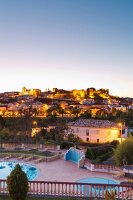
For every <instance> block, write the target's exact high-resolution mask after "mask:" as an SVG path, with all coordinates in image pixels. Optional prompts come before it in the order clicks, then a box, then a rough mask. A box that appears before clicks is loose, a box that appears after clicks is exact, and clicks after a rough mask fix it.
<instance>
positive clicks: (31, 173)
mask: <svg viewBox="0 0 133 200" xmlns="http://www.w3.org/2000/svg"><path fill="white" fill-rule="evenodd" d="M16 164H18V163H17V162H3V161H0V179H6V178H7V176H8V175H9V174H10V173H11V171H12V170H13V169H14V167H15V166H16ZM19 164H20V166H21V168H22V170H23V171H24V172H25V173H26V174H27V177H28V180H29V181H32V180H34V179H36V178H37V176H38V169H37V168H36V167H34V166H32V165H29V164H27V163H19Z"/></svg>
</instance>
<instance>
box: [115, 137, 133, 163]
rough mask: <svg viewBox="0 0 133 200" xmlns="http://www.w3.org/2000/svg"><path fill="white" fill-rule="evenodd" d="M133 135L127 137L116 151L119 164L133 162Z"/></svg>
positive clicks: (116, 159) (116, 160)
mask: <svg viewBox="0 0 133 200" xmlns="http://www.w3.org/2000/svg"><path fill="white" fill-rule="evenodd" d="M132 154H133V137H129V138H127V139H126V140H125V141H124V142H122V143H121V144H119V145H118V146H117V148H116V149H115V151H114V160H115V162H116V164H117V165H123V164H127V165H132V164H133V156H132Z"/></svg>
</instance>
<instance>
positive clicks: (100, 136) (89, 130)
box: [68, 119, 126, 143]
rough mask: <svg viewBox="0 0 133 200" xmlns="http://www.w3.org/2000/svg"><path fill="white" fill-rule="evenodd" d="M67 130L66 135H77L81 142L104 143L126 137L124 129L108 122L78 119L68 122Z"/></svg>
mask: <svg viewBox="0 0 133 200" xmlns="http://www.w3.org/2000/svg"><path fill="white" fill-rule="evenodd" d="M68 128H69V129H68V134H69V133H73V134H75V135H77V136H78V137H79V138H81V139H82V141H83V142H91V143H105V142H111V141H113V140H119V141H121V139H122V138H124V137H125V136H126V134H125V133H126V131H125V129H124V128H125V127H122V126H119V125H118V124H116V123H115V122H111V121H108V120H94V119H79V120H77V121H74V122H69V123H68ZM123 133H124V134H123Z"/></svg>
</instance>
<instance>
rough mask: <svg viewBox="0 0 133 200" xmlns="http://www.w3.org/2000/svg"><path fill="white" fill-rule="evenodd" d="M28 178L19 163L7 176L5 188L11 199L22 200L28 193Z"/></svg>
mask: <svg viewBox="0 0 133 200" xmlns="http://www.w3.org/2000/svg"><path fill="white" fill-rule="evenodd" d="M28 189H29V186H28V179H27V176H26V174H25V172H23V171H22V169H21V167H20V165H19V164H17V165H16V167H15V168H14V170H13V171H12V172H11V174H10V175H9V176H8V177H7V190H8V191H9V195H10V197H11V199H13V200H24V199H25V198H26V196H27V193H28Z"/></svg>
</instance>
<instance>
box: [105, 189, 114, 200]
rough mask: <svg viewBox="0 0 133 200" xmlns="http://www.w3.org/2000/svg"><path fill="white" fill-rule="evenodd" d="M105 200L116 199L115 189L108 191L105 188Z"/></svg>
mask: <svg viewBox="0 0 133 200" xmlns="http://www.w3.org/2000/svg"><path fill="white" fill-rule="evenodd" d="M105 200H116V191H113V190H111V191H110V192H109V191H108V190H107V191H106V192H105Z"/></svg>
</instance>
